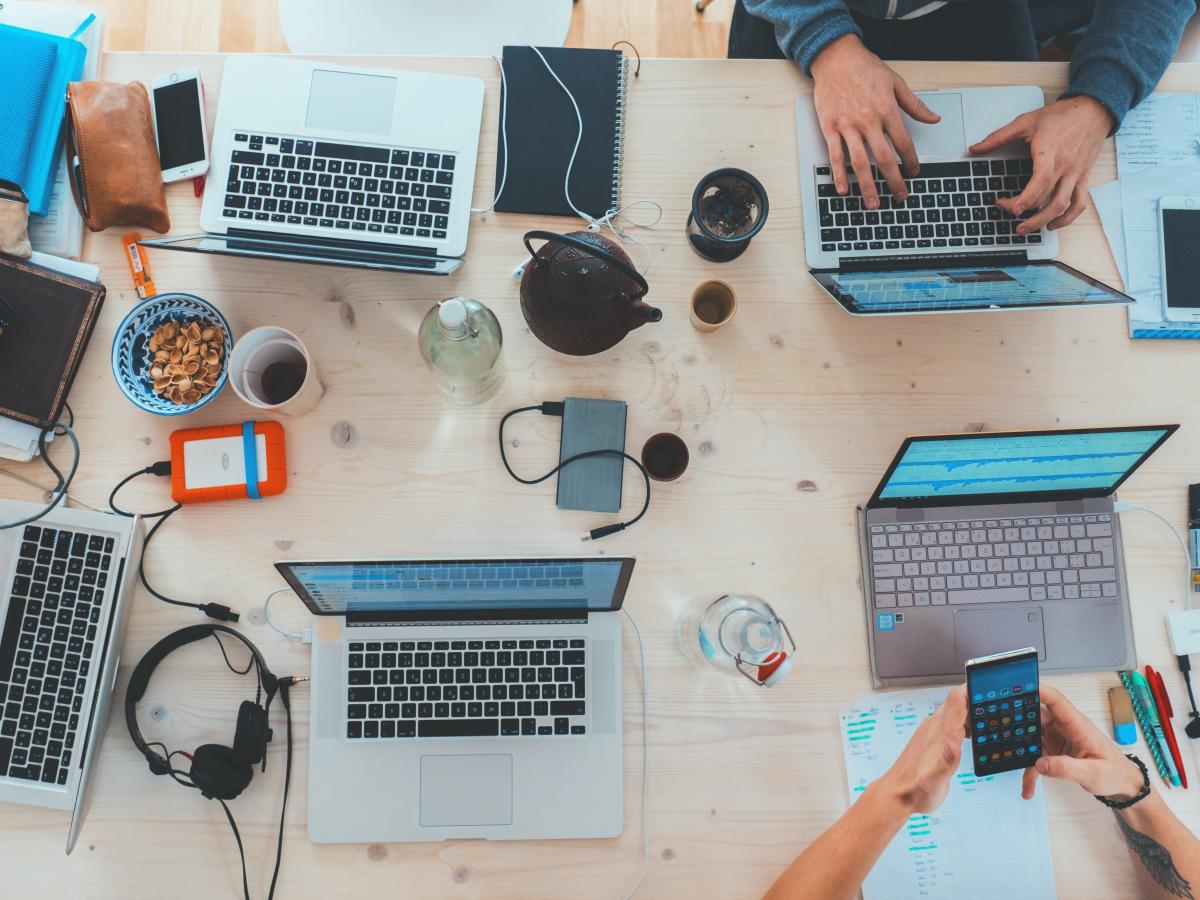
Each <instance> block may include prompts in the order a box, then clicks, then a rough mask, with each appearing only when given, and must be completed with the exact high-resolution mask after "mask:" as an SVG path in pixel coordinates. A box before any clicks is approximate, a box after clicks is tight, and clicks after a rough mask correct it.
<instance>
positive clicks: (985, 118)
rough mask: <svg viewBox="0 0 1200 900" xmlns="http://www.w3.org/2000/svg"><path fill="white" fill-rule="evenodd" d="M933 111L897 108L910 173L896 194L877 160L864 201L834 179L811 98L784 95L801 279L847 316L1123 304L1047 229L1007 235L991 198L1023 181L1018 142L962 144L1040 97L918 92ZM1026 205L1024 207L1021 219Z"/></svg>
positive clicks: (1008, 223)
mask: <svg viewBox="0 0 1200 900" xmlns="http://www.w3.org/2000/svg"><path fill="white" fill-rule="evenodd" d="M919 96H920V97H921V99H922V100H923V101H924V102H925V103H926V105H928V106H929V107H930V109H932V110H933V111H934V112H936V113H938V114H939V115H940V116H941V120H940V121H939V122H938V123H937V124H936V125H925V124H922V123H920V122H917V121H915V120H914V119H912V118H910V117H909V116H907V115H904V116H903V118H904V124H905V126H906V127H907V129H908V133H909V135H910V136H911V137H912V139H913V143H914V145H915V146H916V150H917V156H918V158H919V160H920V172H919V173H918V174H917V175H916V176H915V177H913V178H906V179H905V182H906V184H907V186H908V188H909V191H910V193H909V195H908V197H907V198H906V199H905V200H898V199H896V198H895V197H894V196H893V195H892V194H891V192H890V190H889V188H888V186H887V183H886V182H885V181H884V180H883V177H882V175H881V174H880V173H879V171H878V169H877V168H876V169H875V176H876V187H877V189H878V191H879V200H880V205H879V208H878V209H876V210H869V209H867V207H866V205H865V204H864V202H863V198H862V191H861V188H860V186H859V184H858V179H857V177H855V176H854V175H853V173H852V172H851V173H850V174H849V181H850V193H849V194H848V195H846V196H840V195H838V193H837V190H836V188H835V186H834V180H833V174H832V172H831V170H830V165H829V151H828V148H827V145H826V143H825V138H824V136H823V135H822V134H821V129H820V125H819V123H818V121H817V115H816V112H815V110H814V108H813V102H812V96H811V95H809V94H806V95H804V96H802V97H801V98H800V99H799V100H798V101H797V103H796V122H797V137H798V146H799V156H800V185H801V192H802V195H803V209H804V249H805V256H806V259H807V260H808V264H809V266H810V272H811V274H812V276H813V278H814V279H815V280H816V281H817V283H818V284H820V285H821V287H822V288H824V289H825V291H826V292H827V293H828V294H829V295H830V296H831V297H833V298H834V299H835V300H836V301H837V302H838V304H839V305H840V306H841V307H842V308H843V309H844V310H845V311H846V312H848V313H851V314H853V315H907V314H913V313H940V312H971V311H975V310H998V309H1029V308H1038V307H1042V308H1045V307H1060V306H1092V305H1096V304H1112V303H1132V302H1133V300H1132V298H1130V297H1127V296H1125V295H1124V294H1122V293H1120V292H1119V291H1116V290H1114V289H1112V288H1110V287H1108V286H1106V285H1104V284H1101V283H1100V282H1098V281H1096V280H1095V279H1093V278H1090V277H1089V276H1087V275H1084V274H1083V273H1081V272H1079V271H1077V270H1075V269H1073V268H1071V267H1069V266H1066V265H1064V264H1063V263H1061V262H1057V261H1055V260H1054V256H1055V255H1056V254H1057V253H1058V236H1057V233H1056V232H1054V231H1048V230H1046V229H1041V230H1039V231H1036V232H1033V233H1032V234H1028V235H1019V234H1017V233H1016V226H1017V224H1018V223H1019V221H1020V220H1019V219H1017V218H1015V217H1013V216H1011V215H1009V214H1008V213H1006V212H1004V211H1002V210H1001V209H999V208H998V207H997V206H996V200H997V199H999V198H1002V197H1010V196H1015V195H1017V194H1019V193H1020V192H1021V191H1022V190H1024V188H1025V186H1026V184H1027V183H1028V181H1029V178H1030V176H1031V175H1032V173H1033V164H1032V160H1031V159H1030V157H1029V153H1028V149H1027V148H1026V147H1025V146H1024V145H1018V144H1009V145H1007V146H1004V147H1001V148H999V149H997V150H995V151H993V152H992V153H988V154H985V155H983V156H973V155H971V154H970V153H969V152H968V149H967V148H968V147H970V146H971V145H972V144H974V143H976V142H978V141H980V140H982V139H983V138H984V137H986V136H987V135H988V134H990V133H991V132H993V131H995V130H996V129H997V128H999V127H1001V126H1002V125H1004V124H1006V123H1007V122H1009V121H1011V120H1012V119H1014V118H1016V117H1017V116H1019V115H1021V114H1022V113H1025V112H1028V111H1030V110H1033V109H1037V108H1039V107H1041V106H1042V104H1043V99H1042V91H1041V89H1040V88H1038V87H1037V86H1035V85H1019V86H1014V87H982V88H959V89H951V90H939V91H928V92H924V93H921V94H919ZM1030 215H1032V212H1027V213H1026V214H1024V216H1023V218H1028V217H1029V216H1030Z"/></svg>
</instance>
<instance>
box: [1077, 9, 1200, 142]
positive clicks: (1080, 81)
mask: <svg viewBox="0 0 1200 900" xmlns="http://www.w3.org/2000/svg"><path fill="white" fill-rule="evenodd" d="M1195 11H1196V0H1155V2H1154V3H1152V4H1150V3H1147V2H1146V0H1097V2H1096V9H1095V12H1094V13H1093V14H1092V22H1091V24H1090V25H1089V26H1088V28H1087V32H1086V33H1085V34H1084V36H1083V39H1082V40H1081V41H1080V42H1079V45H1078V46H1077V47H1076V48H1075V52H1074V54H1073V55H1072V59H1071V70H1070V79H1071V81H1070V86H1069V87H1068V88H1067V90H1066V92H1065V93H1064V94H1063V96H1064V97H1073V96H1078V95H1085V96H1088V97H1093V98H1095V99H1096V100H1098V101H1099V102H1100V105H1101V106H1103V107H1104V108H1105V109H1107V110H1108V112H1109V114H1111V115H1112V117H1113V122H1114V123H1115V125H1114V127H1113V131H1116V130H1117V128H1119V127H1120V125H1121V120H1122V119H1124V118H1125V114H1126V113H1127V112H1129V110H1131V109H1132V108H1133V107H1135V106H1137V105H1138V103H1140V102H1141V101H1142V99H1143V98H1144V97H1145V96H1146V95H1147V94H1149V93H1151V92H1152V91H1153V90H1154V87H1155V85H1157V84H1158V79H1159V78H1161V77H1162V74H1163V72H1165V71H1166V68H1167V65H1168V64H1169V63H1170V62H1171V57H1172V56H1174V54H1175V48H1176V47H1177V46H1178V44H1179V38H1180V36H1181V35H1182V34H1183V27H1184V26H1185V25H1186V24H1187V21H1188V19H1189V18H1190V17H1191V15H1192V14H1193V13H1194V12H1195Z"/></svg>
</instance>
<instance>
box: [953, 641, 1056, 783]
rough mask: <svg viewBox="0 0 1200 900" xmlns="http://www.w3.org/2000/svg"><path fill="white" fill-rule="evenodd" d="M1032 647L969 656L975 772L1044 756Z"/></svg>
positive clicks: (1017, 765) (969, 706)
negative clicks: (973, 657) (988, 654)
mask: <svg viewBox="0 0 1200 900" xmlns="http://www.w3.org/2000/svg"><path fill="white" fill-rule="evenodd" d="M1041 712H1042V711H1041V706H1040V701H1039V689H1038V654H1037V650H1036V649H1034V648H1033V647H1025V648H1024V649H1022V650H1010V651H1008V652H1006V653H994V654H992V655H991V656H981V657H979V658H978V659H969V660H967V722H968V727H969V728H970V731H971V761H972V762H973V763H974V766H975V774H976V775H979V776H984V775H995V774H996V773H997V772H1010V771H1012V770H1013V769H1025V768H1028V767H1029V766H1032V765H1033V764H1034V763H1035V762H1037V760H1038V758H1039V757H1040V756H1041V755H1042V727H1041V726H1042V719H1041Z"/></svg>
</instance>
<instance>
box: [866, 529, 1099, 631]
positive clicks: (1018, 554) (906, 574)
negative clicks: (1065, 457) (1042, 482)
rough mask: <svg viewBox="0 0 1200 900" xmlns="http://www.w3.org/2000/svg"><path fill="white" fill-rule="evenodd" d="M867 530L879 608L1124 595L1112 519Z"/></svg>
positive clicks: (876, 603) (876, 599)
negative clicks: (1119, 583) (1121, 589)
mask: <svg viewBox="0 0 1200 900" xmlns="http://www.w3.org/2000/svg"><path fill="white" fill-rule="evenodd" d="M869 530H870V537H871V564H872V575H873V576H874V587H875V606H876V607H877V608H879V609H893V608H897V607H909V606H945V605H947V604H959V603H997V602H1012V601H1017V602H1020V601H1025V600H1036V601H1042V600H1077V599H1080V598H1099V597H1116V596H1117V595H1118V593H1119V587H1118V582H1117V568H1116V557H1115V551H1114V548H1113V526H1112V516H1111V515H1110V514H1107V513H1100V514H1097V515H1086V516H1042V517H1037V516H1035V517H1032V518H1014V519H963V520H961V521H952V522H915V523H905V524H900V525H872V526H870V529H869Z"/></svg>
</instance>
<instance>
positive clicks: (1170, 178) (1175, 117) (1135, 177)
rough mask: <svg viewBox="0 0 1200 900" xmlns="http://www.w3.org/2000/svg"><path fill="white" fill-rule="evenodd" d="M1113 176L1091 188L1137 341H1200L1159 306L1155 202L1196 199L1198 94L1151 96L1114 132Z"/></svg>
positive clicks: (1194, 329) (1199, 186) (1192, 328)
mask: <svg viewBox="0 0 1200 900" xmlns="http://www.w3.org/2000/svg"><path fill="white" fill-rule="evenodd" d="M1117 175H1118V176H1119V180H1118V181H1113V182H1109V183H1108V184H1102V185H1099V186H1097V187H1094V188H1092V191H1091V193H1092V201H1093V202H1094V203H1095V204H1096V211H1097V213H1099V215H1100V224H1101V226H1102V227H1103V228H1104V235H1105V237H1106V238H1107V239H1108V244H1109V247H1110V248H1111V249H1112V254H1113V258H1114V259H1115V260H1116V263H1117V268H1118V269H1119V270H1120V273H1121V280H1122V281H1123V282H1124V283H1125V292H1126V293H1127V294H1129V295H1130V296H1132V297H1133V298H1134V299H1135V300H1136V301H1137V303H1136V304H1134V305H1133V306H1131V307H1130V309H1129V334H1130V336H1131V337H1135V338H1188V339H1200V325H1196V324H1192V323H1183V322H1168V321H1166V319H1165V318H1164V317H1163V311H1162V284H1161V280H1162V277H1161V265H1160V258H1161V252H1162V251H1161V247H1160V245H1159V244H1160V242H1159V230H1158V201H1159V200H1160V199H1161V198H1163V197H1165V196H1168V195H1179V196H1197V197H1200V95H1197V94H1153V95H1151V96H1150V97H1147V98H1146V99H1145V100H1144V101H1142V103H1141V104H1139V105H1138V106H1137V107H1135V108H1134V109H1133V110H1132V111H1131V112H1130V113H1129V115H1127V116H1126V117H1125V122H1124V123H1123V124H1122V125H1121V130H1120V131H1118V132H1117Z"/></svg>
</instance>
